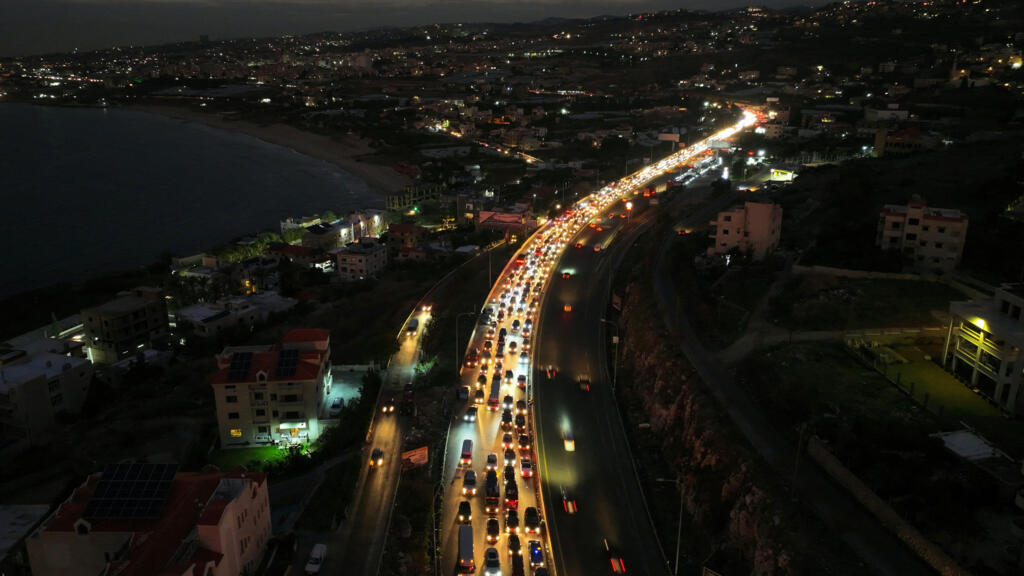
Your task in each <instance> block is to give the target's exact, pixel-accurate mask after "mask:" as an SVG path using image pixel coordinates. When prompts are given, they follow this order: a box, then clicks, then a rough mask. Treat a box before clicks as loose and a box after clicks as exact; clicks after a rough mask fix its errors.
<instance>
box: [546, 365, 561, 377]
mask: <svg viewBox="0 0 1024 576" xmlns="http://www.w3.org/2000/svg"><path fill="white" fill-rule="evenodd" d="M544 373H545V374H547V375H548V380H551V379H553V378H554V377H555V376H558V368H555V367H554V366H552V365H550V364H548V367H547V369H546V370H545V371H544Z"/></svg>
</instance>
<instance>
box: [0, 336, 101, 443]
mask: <svg viewBox="0 0 1024 576" xmlns="http://www.w3.org/2000/svg"><path fill="white" fill-rule="evenodd" d="M69 344H70V343H67V342H63V341H60V340H53V339H49V338H39V339H38V340H35V341H31V342H26V343H25V345H22V346H18V347H17V348H7V349H0V443H2V445H0V446H2V447H17V448H18V449H19V450H20V449H21V448H25V447H27V446H29V445H31V444H32V443H37V442H39V441H40V440H42V438H43V436H44V435H45V433H46V432H48V431H49V430H51V429H52V428H54V426H56V424H57V418H58V416H59V415H60V414H62V413H64V414H77V413H78V412H79V411H80V410H81V408H82V403H84V402H85V397H86V395H87V394H88V393H89V384H90V383H91V382H92V373H93V366H92V363H91V362H89V361H88V360H86V359H85V358H82V357H81V356H80V355H77V354H80V353H81V350H72V347H71V346H69ZM14 451H18V450H14Z"/></svg>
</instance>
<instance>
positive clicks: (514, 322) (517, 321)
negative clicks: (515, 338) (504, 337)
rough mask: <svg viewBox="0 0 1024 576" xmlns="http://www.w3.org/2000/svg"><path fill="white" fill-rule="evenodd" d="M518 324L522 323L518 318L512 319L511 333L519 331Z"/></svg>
mask: <svg viewBox="0 0 1024 576" xmlns="http://www.w3.org/2000/svg"><path fill="white" fill-rule="evenodd" d="M520 326H522V323H521V322H519V319H518V318H516V319H515V320H513V321H512V333H513V334H515V333H516V332H518V331H519V327H520Z"/></svg>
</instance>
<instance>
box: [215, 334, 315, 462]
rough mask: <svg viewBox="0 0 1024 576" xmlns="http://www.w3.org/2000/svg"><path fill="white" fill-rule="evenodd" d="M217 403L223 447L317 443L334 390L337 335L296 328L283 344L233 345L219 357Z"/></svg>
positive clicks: (283, 340)
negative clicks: (333, 351) (333, 345)
mask: <svg viewBox="0 0 1024 576" xmlns="http://www.w3.org/2000/svg"><path fill="white" fill-rule="evenodd" d="M217 368H218V369H217V373H216V374H215V375H214V377H213V380H212V382H211V385H212V386H213V395H214V401H215V404H216V407H217V426H218V430H219V432H220V445H221V447H224V448H228V447H231V446H239V445H251V444H289V443H298V442H313V441H315V440H316V439H317V438H319V437H320V433H321V432H322V431H323V429H322V426H321V424H320V414H321V413H322V411H323V407H324V406H323V405H324V403H325V398H327V395H328V394H330V392H331V383H332V380H331V336H330V332H328V331H327V330H318V329H295V330H290V331H288V332H287V333H285V335H284V337H283V338H282V339H281V343H280V344H271V345H265V346H230V347H227V348H225V349H224V350H223V351H222V352H221V353H220V354H219V355H218V356H217Z"/></svg>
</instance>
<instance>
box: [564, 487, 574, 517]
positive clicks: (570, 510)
mask: <svg viewBox="0 0 1024 576" xmlns="http://www.w3.org/2000/svg"><path fill="white" fill-rule="evenodd" d="M562 510H565V513H566V514H569V515H573V514H575V513H576V499H575V498H573V497H572V494H570V493H569V491H568V490H566V489H565V487H564V486H563V487H562Z"/></svg>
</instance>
